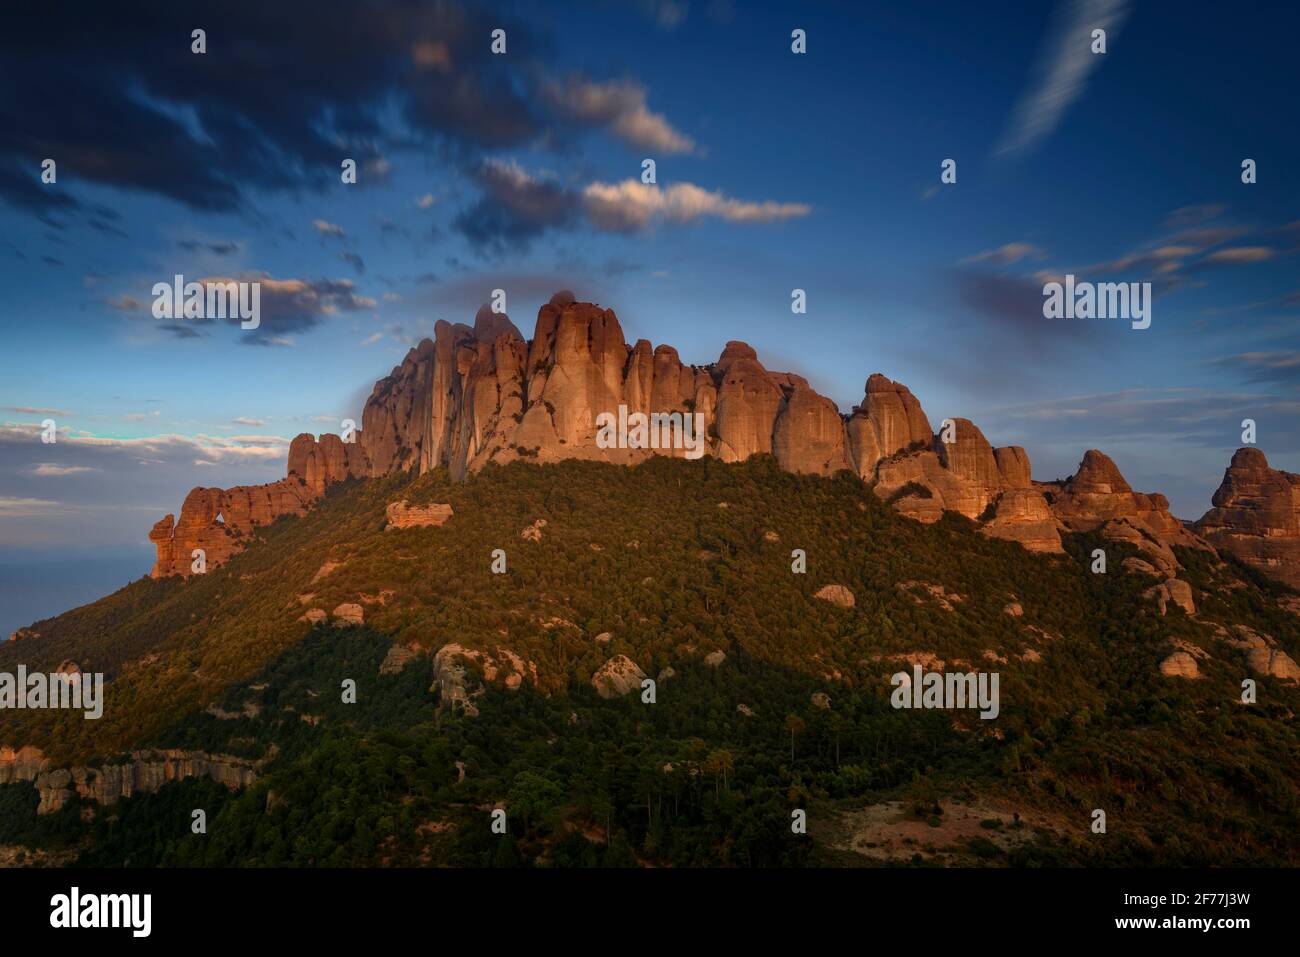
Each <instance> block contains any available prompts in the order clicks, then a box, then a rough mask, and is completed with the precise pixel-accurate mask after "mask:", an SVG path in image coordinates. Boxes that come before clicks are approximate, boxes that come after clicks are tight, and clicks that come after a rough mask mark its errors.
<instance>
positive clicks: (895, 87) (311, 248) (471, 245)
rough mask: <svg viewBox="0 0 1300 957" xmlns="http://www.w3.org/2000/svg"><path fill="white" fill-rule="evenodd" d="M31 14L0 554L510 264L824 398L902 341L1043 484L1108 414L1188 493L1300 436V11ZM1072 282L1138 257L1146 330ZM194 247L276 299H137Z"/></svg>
mask: <svg viewBox="0 0 1300 957" xmlns="http://www.w3.org/2000/svg"><path fill="white" fill-rule="evenodd" d="M49 6H50V5H48V4H36V3H26V2H19V3H15V4H11V5H9V6H8V7H6V11H5V13H4V14H3V16H4V18H5V19H6V20H7V23H6V24H5V29H3V30H0V62H4V63H5V64H6V68H5V71H6V83H5V84H4V85H3V88H0V118H2V120H3V122H0V226H2V227H3V228H2V229H0V285H2V286H3V289H4V290H5V297H4V303H3V306H0V330H2V332H3V343H4V345H3V349H2V350H0V548H9V549H16V548H23V549H52V550H54V551H56V552H59V553H67V554H72V553H78V554H79V553H81V552H83V551H85V550H93V549H94V548H96V547H101V546H115V545H123V544H132V543H139V542H143V541H144V539H145V536H146V534H147V532H148V529H149V527H150V525H151V524H152V523H153V522H154V521H155V520H157V519H158V518H160V517H161V516H162V515H163V514H164V513H166V512H169V511H171V512H175V511H178V510H179V506H180V502H181V500H182V499H183V497H184V495H185V493H186V492H187V491H188V490H189V489H190V488H191V487H193V486H195V485H219V486H229V485H233V484H248V483H256V482H264V481H269V480H272V479H274V478H276V477H278V476H280V475H282V474H283V472H284V465H285V455H286V452H287V442H288V440H289V439H291V438H292V437H293V436H294V435H295V434H297V433H299V432H303V431H310V432H316V433H319V432H322V431H337V430H338V425H339V421H340V420H341V419H342V418H344V417H349V416H350V417H353V418H356V419H357V420H359V419H360V411H361V407H362V403H363V402H364V397H365V396H366V395H367V394H368V393H369V389H370V387H371V385H372V384H373V382H374V380H375V379H376V378H378V377H380V376H382V375H384V374H386V373H387V372H388V371H389V370H390V369H391V368H392V366H394V365H395V364H397V363H398V362H399V361H400V360H401V357H402V355H403V354H404V353H405V351H406V350H407V349H408V348H409V347H410V346H411V345H413V344H414V343H415V342H417V341H418V340H419V339H420V338H421V337H423V336H426V335H430V334H431V333H432V329H433V324H434V322H435V321H437V320H438V319H447V320H450V321H462V322H470V321H472V319H473V316H474V313H475V311H476V308H477V307H478V305H479V304H481V303H482V302H484V301H485V300H486V299H487V298H488V295H489V294H490V290H492V289H494V288H503V289H505V290H506V291H507V295H508V307H509V312H510V314H511V316H512V318H513V319H514V321H515V323H516V325H518V326H519V327H520V329H521V330H522V331H523V333H524V334H525V336H531V333H532V329H533V324H534V321H535V316H536V311H537V308H538V307H539V306H540V305H541V303H543V302H544V301H545V300H546V299H547V298H548V297H549V296H550V294H551V293H552V292H554V291H556V290H558V289H560V288H570V289H572V290H573V291H574V292H575V293H576V294H577V295H578V296H579V298H583V299H591V300H593V301H597V302H600V303H601V304H603V305H606V306H611V307H613V308H614V309H615V311H616V312H617V313H618V315H619V317H620V320H621V321H622V323H623V327H624V330H625V332H626V334H627V336H628V338H629V341H633V340H635V339H637V338H648V339H650V340H651V341H652V342H654V343H656V344H658V343H661V342H666V343H669V344H671V345H674V346H676V347H677V348H678V349H679V350H680V352H681V354H682V356H683V358H684V359H685V360H686V361H690V362H696V363H707V362H711V361H713V360H715V359H716V358H717V356H718V354H719V353H720V352H721V350H722V347H723V345H724V344H725V342H726V341H727V340H729V339H743V340H745V341H747V342H749V343H750V344H751V345H753V346H754V347H755V348H756V349H757V350H758V353H759V356H760V358H761V359H762V360H763V361H764V362H765V364H766V365H767V366H768V368H770V369H775V370H783V371H787V370H788V371H794V372H798V373H801V374H803V375H805V376H806V377H807V378H808V379H809V380H810V381H811V382H812V383H813V385H814V386H815V387H816V388H818V390H819V391H821V392H823V393H824V394H827V395H829V396H831V397H832V398H833V399H834V400H835V401H836V402H837V403H838V404H839V406H840V409H841V411H844V412H847V411H849V410H850V409H851V408H852V406H853V405H854V404H855V403H857V402H858V401H859V400H860V399H861V397H862V388H863V383H864V381H865V379H866V377H867V376H868V375H869V374H870V373H872V372H876V371H879V372H883V373H884V374H886V375H888V376H890V377H891V378H895V379H898V380H900V381H902V382H905V383H906V384H907V385H908V386H910V387H911V389H912V390H913V391H914V392H915V393H916V394H917V396H918V397H919V398H920V399H921V401H922V404H923V405H924V407H925V409H926V411H927V413H928V414H929V416H930V419H931V421H932V423H933V424H934V425H936V427H937V425H938V423H939V421H940V420H941V419H943V418H944V417H945V416H966V417H969V418H971V419H973V420H974V421H975V422H976V423H977V424H978V425H980V426H981V427H982V428H983V430H984V431H985V433H986V434H987V435H988V437H989V439H990V440H991V441H993V442H994V444H1020V445H1024V446H1025V447H1026V448H1027V449H1028V451H1029V454H1030V457H1031V460H1032V462H1033V464H1034V474H1035V477H1036V478H1039V479H1053V478H1057V477H1062V476H1065V475H1068V474H1069V473H1071V472H1072V471H1073V470H1074V467H1075V466H1076V464H1077V462H1078V460H1079V458H1080V457H1081V456H1082V453H1083V451H1084V450H1085V449H1087V448H1092V447H1096V448H1101V449H1103V450H1104V451H1106V452H1108V453H1109V454H1111V455H1112V456H1113V457H1114V458H1115V459H1116V461H1117V463H1118V464H1119V465H1120V467H1121V469H1122V470H1123V471H1124V473H1125V475H1126V476H1127V477H1128V479H1129V480H1130V482H1131V483H1132V484H1133V485H1134V487H1136V488H1138V489H1141V490H1145V491H1162V492H1164V493H1166V494H1167V495H1169V497H1170V499H1171V501H1172V503H1173V506H1174V510H1175V513H1176V514H1178V515H1180V516H1181V517H1184V518H1196V517H1199V515H1200V514H1201V513H1202V512H1203V511H1204V510H1205V509H1206V508H1208V506H1209V497H1210V494H1211V493H1212V492H1213V490H1214V488H1215V487H1216V486H1217V484H1218V481H1219V479H1220V477H1221V475H1222V470H1223V468H1224V467H1225V466H1226V465H1227V462H1228V459H1229V458H1230V456H1231V453H1232V450H1233V449H1235V448H1236V447H1237V446H1238V445H1239V444H1240V425H1239V423H1240V421H1241V419H1242V418H1245V417H1251V418H1254V419H1256V420H1257V422H1258V423H1259V445H1260V447H1261V448H1262V449H1264V450H1265V452H1266V453H1267V454H1268V455H1269V458H1270V461H1271V462H1272V464H1273V465H1274V466H1276V467H1282V468H1288V469H1291V470H1300V431H1298V430H1297V428H1296V422H1297V415H1296V414H1297V411H1300V393H1298V391H1297V384H1298V383H1300V344H1298V343H1297V335H1296V329H1297V320H1298V319H1300V270H1297V262H1298V260H1297V254H1298V253H1300V190H1298V189H1297V187H1296V185H1295V178H1296V176H1297V170H1298V169H1300V166H1298V163H1300V131H1298V130H1297V126H1296V123H1295V122H1294V112H1295V97H1296V93H1297V88H1298V87H1300V84H1298V83H1297V79H1298V78H1300V68H1298V67H1297V65H1296V58H1295V57H1294V51H1293V38H1294V36H1295V35H1296V33H1297V29H1298V28H1300V14H1298V13H1297V12H1296V10H1295V8H1294V7H1291V8H1289V9H1288V8H1285V7H1283V5H1275V4H1258V5H1253V4H1249V3H1245V4H1237V5H1234V6H1233V7H1232V9H1231V11H1230V12H1225V10H1224V8H1222V6H1221V5H1216V4H1209V3H1204V4H1202V3H1177V4H1173V3H1168V4H1165V3H1155V4H1141V3H1134V4H1128V3H1123V2H1120V0H1084V2H1077V3H1056V4H1049V3H1021V4H1010V3H1008V4H999V3H989V4H970V3H909V4H899V5H897V7H892V8H891V6H886V5H876V4H859V3H798V4H778V3H739V2H737V3H722V2H707V0H698V2H696V0H691V2H687V0H680V2H652V0H646V2H628V3H599V2H588V3H571V4H566V3H546V4H539V3H527V4H522V3H521V4H508V3H504V4H485V5H480V4H456V3H445V4H430V3H416V2H409V3H402V2H393V3H376V4H372V5H369V6H366V5H362V4H355V3H346V4H343V3H340V4H332V3H320V2H316V0H313V2H310V3H308V2H306V0H302V2H299V0H285V2H278V3H275V4H252V3H215V2H213V3H203V2H198V3H194V4H185V5H173V4H162V3H145V2H136V0H132V2H123V3H120V4H115V5H112V7H111V10H110V9H109V8H108V5H99V4H95V5H91V4H86V5H85V7H84V11H83V12H82V15H81V16H71V15H66V14H65V13H63V12H59V13H56V12H54V11H52V10H51V9H49ZM75 6H76V5H74V7H75ZM176 7H183V9H176ZM1095 24H1104V25H1105V27H1106V29H1107V52H1106V53H1105V54H1104V55H1094V54H1092V53H1091V52H1090V51H1088V50H1087V49H1086V46H1087V43H1088V38H1089V35H1090V30H1091V27H1092V26H1093V25H1095ZM195 27H202V28H204V29H205V30H206V31H207V44H208V52H207V53H205V54H202V55H195V54H193V53H192V52H191V51H190V43H191V41H190V31H191V30H192V29H193V28H195ZM496 27H501V28H503V29H505V30H506V31H507V53H506V54H505V55H504V56H494V55H492V54H491V52H490V50H489V45H490V31H491V30H492V29H494V28H496ZM795 28H800V29H803V30H805V31H806V33H807V49H808V52H807V53H806V54H803V55H795V54H793V53H792V52H791V50H790V33H791V30H793V29H795ZM46 157H52V158H54V159H55V160H56V162H57V163H58V180H57V183H54V184H43V183H42V182H41V179H40V171H41V168H40V164H41V160H42V159H43V158H46ZM343 157H353V158H355V159H356V160H357V161H358V164H359V166H360V172H359V177H358V183H357V184H356V185H344V184H342V183H341V182H340V179H339V174H338V169H339V162H340V160H341V159H342V158H343ZM647 157H649V158H653V159H655V161H656V163H657V174H658V190H657V192H656V194H655V202H654V204H652V205H651V206H645V205H639V204H637V203H636V202H634V201H632V199H630V198H629V197H630V196H631V192H630V191H629V190H628V189H627V188H626V187H624V186H622V185H621V184H624V183H625V181H627V180H635V179H636V178H637V177H639V175H640V172H641V163H642V160H643V159H644V158H647ZM947 158H953V159H955V160H956V161H957V174H958V175H957V183H956V184H954V185H942V184H941V183H940V179H939V174H940V164H941V162H942V161H943V160H944V159H947ZM1244 158H1252V159H1254V160H1255V161H1256V162H1257V164H1258V182H1256V183H1255V184H1253V185H1245V184H1243V183H1242V182H1241V177H1240V167H1241V161H1242V160H1243V159H1244ZM1066 272H1073V273H1074V274H1076V275H1078V276H1080V277H1081V278H1087V279H1091V280H1093V281H1105V280H1111V281H1152V282H1153V283H1154V284H1155V290H1156V299H1155V302H1154V307H1153V315H1152V320H1153V321H1152V326H1151V328H1150V329H1148V330H1145V331H1135V330H1132V329H1130V328H1129V325H1128V324H1127V323H1123V322H1102V321H1092V322H1089V321H1086V320H1076V321H1074V322H1069V321H1057V322H1053V321H1049V320H1046V319H1044V318H1043V317H1042V314H1041V305H1042V295H1041V287H1042V284H1043V282H1044V281H1045V280H1046V279H1048V278H1050V277H1053V276H1057V275H1060V274H1064V273H1066ZM176 273H180V274H182V275H184V276H186V277H187V279H198V278H203V277H215V276H227V277H245V278H253V277H260V278H263V279H264V280H266V281H268V282H269V281H270V280H275V281H276V282H277V283H278V284H279V285H278V286H275V288H278V289H281V290H283V293H282V294H281V295H280V296H279V298H274V299H273V300H272V301H271V303H270V304H269V306H268V304H267V303H266V302H265V301H264V306H263V309H264V315H269V318H264V320H263V326H262V328H261V329H260V330H258V332H257V333H256V334H253V335H251V336H250V335H248V334H246V333H242V332H241V331H240V330H239V329H238V328H237V327H235V326H233V325H229V324H223V323H219V322H216V323H206V324H190V325H186V324H183V323H167V322H164V321H160V320H156V319H154V318H153V317H152V315H151V314H150V310H149V306H150V303H151V296H150V290H151V287H152V286H153V284H154V283H156V282H159V281H169V280H170V279H171V277H172V276H173V275H174V274H176ZM796 287H798V288H803V289H805V290H806V291H807V294H808V313H807V314H806V315H793V314H791V311H790V291H791V289H793V288H796ZM46 417H52V418H54V419H55V420H56V422H57V423H58V425H59V427H60V428H61V429H64V430H66V431H65V432H63V433H61V439H60V441H59V442H58V443H57V444H55V445H53V446H50V445H42V444H41V443H40V442H39V441H38V440H37V438H36V431H37V428H38V425H37V424H38V423H39V422H40V421H41V420H42V419H44V418H46Z"/></svg>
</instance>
